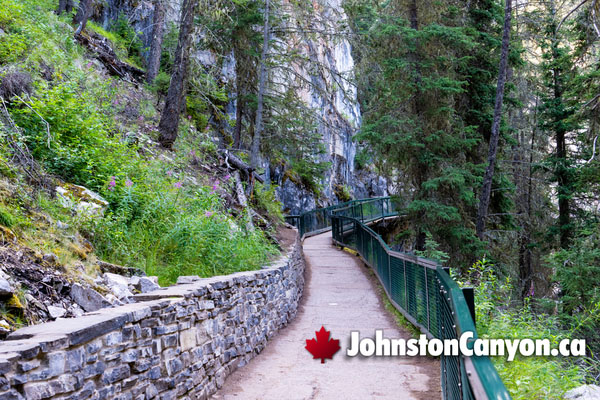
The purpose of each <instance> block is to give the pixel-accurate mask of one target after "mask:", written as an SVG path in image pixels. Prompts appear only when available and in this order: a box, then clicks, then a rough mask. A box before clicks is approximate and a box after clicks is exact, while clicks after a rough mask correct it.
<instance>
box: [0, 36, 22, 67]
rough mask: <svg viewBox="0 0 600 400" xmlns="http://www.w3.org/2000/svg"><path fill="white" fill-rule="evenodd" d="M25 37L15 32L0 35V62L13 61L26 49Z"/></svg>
mask: <svg viewBox="0 0 600 400" xmlns="http://www.w3.org/2000/svg"><path fill="white" fill-rule="evenodd" d="M26 40H27V39H26V37H25V36H23V35H21V34H18V33H15V34H10V35H4V36H1V37H0V64H7V63H11V62H15V61H17V60H18V59H20V58H21V57H22V56H23V54H25V51H26V50H27V42H26Z"/></svg>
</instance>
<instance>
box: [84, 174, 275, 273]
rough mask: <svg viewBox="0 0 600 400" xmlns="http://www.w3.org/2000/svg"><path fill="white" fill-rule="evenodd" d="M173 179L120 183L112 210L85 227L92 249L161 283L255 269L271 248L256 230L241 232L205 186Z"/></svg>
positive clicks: (262, 261) (271, 250) (270, 251)
mask: <svg viewBox="0 0 600 400" xmlns="http://www.w3.org/2000/svg"><path fill="white" fill-rule="evenodd" d="M177 182H178V181H177V180H176V179H175V178H173V179H160V178H158V179H157V178H154V179H153V180H152V181H146V182H142V183H139V184H138V183H135V184H134V185H133V186H131V187H124V188H122V197H121V198H120V200H119V204H118V206H117V209H116V210H115V211H114V212H113V213H112V214H111V215H109V216H108V217H107V218H104V219H102V220H101V221H99V222H98V223H97V224H95V225H93V226H90V229H92V230H93V231H94V232H95V244H96V246H97V250H98V252H99V253H100V254H101V255H102V256H103V257H105V258H107V259H109V260H113V261H115V262H119V263H122V264H124V265H129V266H136V267H141V268H143V269H144V270H145V271H146V272H147V273H148V274H151V275H158V276H159V279H160V282H161V284H172V283H174V282H175V281H176V280H177V277H178V276H180V275H200V276H203V277H208V276H212V275H221V274H229V273H232V272H235V271H241V270H252V269H256V268H258V267H260V266H261V265H262V263H264V262H265V261H266V255H268V254H270V253H274V248H273V247H272V246H271V245H270V244H269V243H268V242H267V240H266V239H265V237H264V235H262V233H260V231H256V232H246V231H245V230H243V229H242V228H240V226H241V225H243V224H242V223H240V222H238V221H236V220H234V219H233V218H231V217H229V216H227V214H226V212H225V209H224V208H223V206H222V204H221V201H220V199H219V198H218V197H217V196H216V195H214V194H210V193H209V188H203V189H201V190H191V189H186V188H185V187H178V186H179V185H178V184H177ZM118 185H119V186H120V185H121V184H118Z"/></svg>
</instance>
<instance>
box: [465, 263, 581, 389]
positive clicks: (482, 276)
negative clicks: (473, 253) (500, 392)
mask: <svg viewBox="0 0 600 400" xmlns="http://www.w3.org/2000/svg"><path fill="white" fill-rule="evenodd" d="M494 269H495V268H494V266H493V265H492V264H490V263H489V261H488V260H486V259H485V258H484V259H482V260H480V261H478V262H477V263H475V264H474V265H473V267H472V269H471V271H470V277H468V280H467V281H468V282H469V284H470V285H472V284H473V282H478V284H476V285H475V308H476V315H477V332H478V333H479V336H480V337H483V338H490V339H500V338H502V339H505V338H506V339H533V340H536V339H548V340H550V343H551V347H552V348H558V343H559V341H560V340H562V339H570V338H576V337H577V336H576V335H573V334H572V333H571V332H569V331H566V330H564V329H563V327H562V325H561V323H560V321H559V318H558V317H556V316H550V315H539V314H536V313H534V312H533V310H532V309H531V307H530V305H529V302H528V301H526V303H525V306H524V307H522V308H514V307H512V308H511V307H510V306H511V298H512V293H513V287H512V284H511V282H510V280H509V279H500V278H499V277H498V276H497V274H496V273H495V271H494ZM492 361H493V363H494V366H495V367H496V369H497V370H498V373H499V374H500V377H501V378H502V381H503V382H504V384H505V385H506V387H507V389H508V391H509V392H510V394H511V396H512V397H513V399H516V400H520V399H522V400H529V399H556V400H559V399H562V396H563V394H564V393H565V392H566V391H567V390H570V389H573V388H574V387H577V386H579V385H581V384H582V383H583V371H582V370H581V368H580V367H579V366H578V365H576V364H575V361H574V360H571V359H565V358H554V357H522V356H517V357H516V358H515V360H513V361H506V359H505V357H492Z"/></svg>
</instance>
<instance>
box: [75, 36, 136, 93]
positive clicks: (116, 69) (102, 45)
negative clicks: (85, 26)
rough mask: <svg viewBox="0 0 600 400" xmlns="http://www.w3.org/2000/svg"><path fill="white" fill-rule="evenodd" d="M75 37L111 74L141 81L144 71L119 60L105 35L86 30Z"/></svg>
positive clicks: (133, 81)
mask: <svg viewBox="0 0 600 400" xmlns="http://www.w3.org/2000/svg"><path fill="white" fill-rule="evenodd" d="M75 39H77V41H78V42H79V43H81V44H82V45H83V46H85V47H86V48H87V49H88V50H89V51H91V52H92V53H94V55H95V56H96V58H97V59H98V60H99V61H100V62H101V63H102V64H103V65H104V66H105V67H106V69H108V72H109V73H110V74H111V75H115V76H118V77H119V78H121V79H124V80H127V81H129V82H132V83H139V82H143V80H144V76H145V74H146V73H145V72H144V71H143V70H141V69H139V68H137V67H134V66H133V65H129V64H127V63H126V62H123V61H121V60H119V57H118V56H117V53H115V51H114V50H113V48H112V47H111V45H110V41H109V40H108V39H106V38H105V37H102V36H100V35H98V34H96V33H94V32H91V33H89V32H87V31H86V32H81V33H80V34H79V35H75Z"/></svg>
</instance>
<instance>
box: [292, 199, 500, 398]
mask: <svg viewBox="0 0 600 400" xmlns="http://www.w3.org/2000/svg"><path fill="white" fill-rule="evenodd" d="M394 215H398V208H397V204H396V203H395V202H394V201H392V199H391V198H389V197H383V198H375V199H367V200H356V201H351V202H347V203H343V204H338V205H337V206H332V207H328V208H325V209H319V210H314V211H310V212H308V213H304V214H302V215H300V217H299V225H300V234H301V235H302V236H305V235H311V234H316V233H319V232H324V231H326V230H328V229H331V230H332V236H333V241H334V243H336V244H338V245H340V246H343V247H347V248H351V249H353V250H355V251H357V252H358V254H359V255H360V256H361V257H362V259H363V260H364V261H365V262H366V263H367V264H368V265H369V266H370V267H371V268H372V269H373V270H374V271H375V273H376V275H377V277H378V278H379V280H380V281H381V284H382V285H383V287H384V289H385V292H386V293H387V295H388V297H389V299H390V300H391V302H392V304H393V305H394V306H395V307H396V308H397V309H398V310H399V311H400V312H401V313H402V314H403V315H404V316H405V317H406V318H407V319H408V320H409V321H410V322H411V323H412V324H414V325H415V326H417V327H418V328H419V329H420V330H421V331H422V332H423V333H425V334H426V335H427V336H428V337H429V338H438V339H442V340H443V339H457V338H459V337H460V336H461V335H462V334H463V333H465V332H473V336H474V337H473V340H475V339H476V338H477V330H476V329H475V323H474V321H473V318H472V317H471V312H470V309H469V307H468V305H467V301H466V299H465V297H464V295H463V292H462V290H461V289H460V287H459V286H458V285H457V283H456V282H455V281H454V280H453V279H452V278H450V276H449V275H448V273H447V272H446V271H445V270H444V269H443V268H442V267H441V266H440V265H439V264H438V263H437V262H435V261H432V260H428V259H425V258H421V257H417V256H415V255H411V254H407V253H401V252H397V251H393V250H392V249H391V248H390V247H389V246H388V244H387V243H385V242H384V241H383V239H382V238H381V236H379V235H378V234H377V233H375V231H373V230H372V229H371V228H369V227H368V226H367V223H370V222H372V221H376V220H378V219H383V218H386V217H389V216H394ZM469 345H470V346H472V341H471V343H470V344H469ZM440 361H441V380H442V382H441V383H442V395H443V396H442V397H443V398H444V399H450V400H454V399H477V400H479V399H489V400H491V399H510V395H509V393H508V391H507V390H506V387H505V386H504V384H503V383H502V380H501V379H500V376H499V375H498V373H497V371H496V369H495V368H494V366H493V365H492V363H491V361H490V359H489V358H488V357H475V356H474V357H465V356H462V355H461V356H441V357H440Z"/></svg>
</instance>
